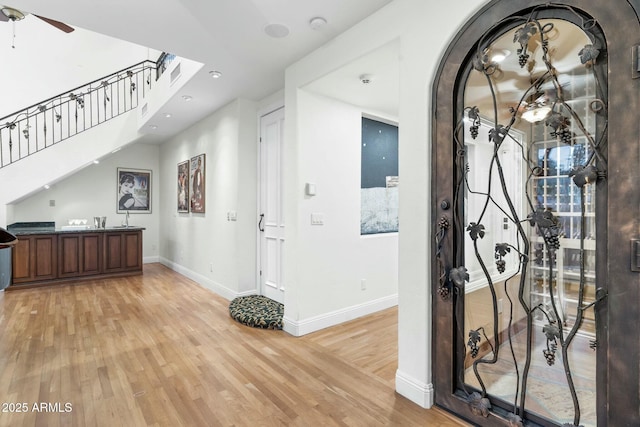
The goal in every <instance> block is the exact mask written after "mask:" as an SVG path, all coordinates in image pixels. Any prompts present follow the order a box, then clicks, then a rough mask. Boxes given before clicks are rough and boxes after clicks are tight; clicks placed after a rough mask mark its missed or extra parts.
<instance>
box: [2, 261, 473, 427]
mask: <svg viewBox="0 0 640 427" xmlns="http://www.w3.org/2000/svg"><path fill="white" fill-rule="evenodd" d="M396 368H397V310H396V309H389V310H385V311H383V312H380V313H377V314H374V315H370V316H367V317H365V318H362V319H358V320H355V321H352V322H349V323H346V324H343V325H340V326H337V327H333V328H329V329H326V330H323V331H319V332H316V333H314V334H309V335H307V336H304V337H298V338H296V337H293V336H290V335H288V334H286V333H285V332H282V331H272V330H260V329H253V328H249V327H246V326H243V325H240V324H239V323H237V322H235V321H233V320H232V319H231V318H230V317H229V314H228V301H226V300H225V299H223V298H221V297H219V296H217V295H216V294H214V293H212V292H211V291H209V290H207V289H204V288H202V287H200V286H199V285H197V284H196V283H194V282H192V281H190V280H189V279H187V278H185V277H183V276H181V275H179V274H176V273H174V272H173V271H171V270H169V269H167V268H165V267H163V266H162V265H159V264H148V265H145V268H144V275H142V276H135V277H129V278H120V279H103V280H96V281H88V282H84V283H82V284H80V283H77V284H73V285H58V286H53V287H48V288H38V289H25V290H15V291H6V292H3V293H0V404H2V407H1V408H0V426H48V427H53V426H94V425H95V426H110V427H111V426H238V427H239V426H314V427H316V426H367V427H368V426H459V425H466V424H464V423H462V422H460V421H457V420H455V419H453V418H452V417H451V416H450V415H448V414H447V413H445V412H444V411H441V410H439V409H435V408H434V409H430V410H426V409H422V408H420V407H418V406H417V405H415V404H413V403H411V402H409V401H408V400H407V399H405V398H404V397H402V396H400V395H398V394H396V393H395V392H394V376H395V370H396ZM41 403H44V404H45V405H46V407H43V406H40V404H41ZM23 404H24V405H23ZM34 405H37V406H36V407H34ZM18 409H25V410H26V412H17V410H18Z"/></svg>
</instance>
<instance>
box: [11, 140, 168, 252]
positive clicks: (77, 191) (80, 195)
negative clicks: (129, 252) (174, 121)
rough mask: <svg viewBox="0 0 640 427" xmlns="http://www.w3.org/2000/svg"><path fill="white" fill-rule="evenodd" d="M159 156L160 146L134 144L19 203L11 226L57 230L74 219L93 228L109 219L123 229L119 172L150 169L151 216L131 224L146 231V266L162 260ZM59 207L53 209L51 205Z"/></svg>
mask: <svg viewBox="0 0 640 427" xmlns="http://www.w3.org/2000/svg"><path fill="white" fill-rule="evenodd" d="M159 152H160V148H159V146H157V145H150V144H133V145H130V146H128V147H125V148H123V149H122V150H120V151H118V152H116V153H114V154H112V155H110V156H107V157H105V158H103V159H102V160H101V161H100V163H99V164H97V165H91V166H89V167H87V168H85V169H83V170H81V171H80V172H78V173H76V174H74V175H72V176H70V177H68V178H65V179H63V180H61V181H59V182H57V183H56V184H53V185H52V186H51V188H49V190H43V191H40V192H38V193H36V194H34V195H33V196H31V197H29V198H27V199H25V200H23V201H21V202H18V203H15V204H14V205H13V206H12V209H11V211H12V212H11V218H10V223H11V222H23V221H55V223H56V226H61V225H65V224H67V221H68V220H69V219H72V218H86V219H89V221H90V223H91V224H93V217H94V216H106V217H107V226H109V225H120V224H122V221H123V220H124V218H125V216H124V215H122V214H118V213H116V212H117V192H118V179H117V175H116V174H117V168H118V167H126V168H133V169H149V170H151V173H152V176H151V177H152V181H151V191H152V193H151V213H150V214H142V213H133V212H132V213H131V216H130V219H129V224H130V225H135V226H140V227H145V228H146V230H145V231H143V248H142V250H143V258H144V261H145V262H154V261H157V259H158V253H159V252H158V240H159V223H160V220H159V218H160V214H159V207H160V202H159V199H161V198H162V196H161V191H160V188H159V184H160V178H159ZM51 200H53V201H54V202H55V206H50V201H51Z"/></svg>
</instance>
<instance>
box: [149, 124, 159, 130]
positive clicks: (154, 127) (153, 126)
mask: <svg viewBox="0 0 640 427" xmlns="http://www.w3.org/2000/svg"><path fill="white" fill-rule="evenodd" d="M149 127H150V128H151V129H158V126H156V125H149Z"/></svg>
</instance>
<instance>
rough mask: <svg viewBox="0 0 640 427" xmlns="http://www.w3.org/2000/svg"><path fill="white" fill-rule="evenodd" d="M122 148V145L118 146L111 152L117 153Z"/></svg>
mask: <svg viewBox="0 0 640 427" xmlns="http://www.w3.org/2000/svg"><path fill="white" fill-rule="evenodd" d="M120 150H122V147H118V148H116V149H115V150H113V151H112V152H111V154H113V153H117V152H118V151H120Z"/></svg>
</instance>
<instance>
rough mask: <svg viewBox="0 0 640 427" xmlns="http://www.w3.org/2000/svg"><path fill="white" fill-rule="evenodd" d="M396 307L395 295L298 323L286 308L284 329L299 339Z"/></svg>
mask: <svg viewBox="0 0 640 427" xmlns="http://www.w3.org/2000/svg"><path fill="white" fill-rule="evenodd" d="M396 305H398V295H397V294H394V295H390V296H387V297H383V298H379V299H377V300H373V301H367V302H365V303H362V304H358V305H355V306H351V307H346V308H343V309H340V310H336V311H332V312H329V313H325V314H321V315H319V316H315V317H311V318H309V319H304V320H298V321H296V320H292V319H290V318H288V317H287V307H286V306H285V309H284V319H282V323H283V328H282V329H283V330H284V331H285V332H287V333H289V334H291V335H293V336H296V337H299V336H302V335H306V334H309V333H311V332H315V331H319V330H321V329H324V328H328V327H331V326H335V325H338V324H340V323H344V322H347V321H349V320H353V319H357V318H358V317H362V316H366V315H368V314H372V313H375V312H378V311H380V310H384V309H387V308H390V307H395V306H396Z"/></svg>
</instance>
